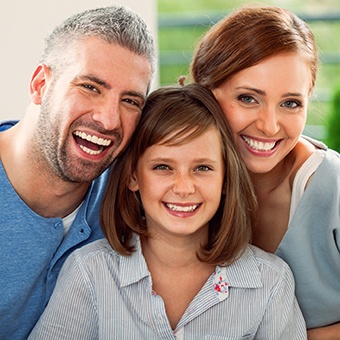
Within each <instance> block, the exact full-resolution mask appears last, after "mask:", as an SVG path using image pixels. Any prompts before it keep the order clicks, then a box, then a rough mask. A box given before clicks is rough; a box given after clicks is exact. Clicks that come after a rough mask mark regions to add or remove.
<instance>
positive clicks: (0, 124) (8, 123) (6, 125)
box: [0, 120, 18, 132]
mask: <svg viewBox="0 0 340 340" xmlns="http://www.w3.org/2000/svg"><path fill="white" fill-rule="evenodd" d="M16 123H18V120H2V121H0V132H1V131H5V130H8V129H10V128H11V127H12V126H14V125H15V124H16Z"/></svg>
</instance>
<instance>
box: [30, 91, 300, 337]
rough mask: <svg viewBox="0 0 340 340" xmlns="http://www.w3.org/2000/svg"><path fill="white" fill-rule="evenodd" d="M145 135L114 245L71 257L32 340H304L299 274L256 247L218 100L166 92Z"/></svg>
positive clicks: (126, 170)
mask: <svg viewBox="0 0 340 340" xmlns="http://www.w3.org/2000/svg"><path fill="white" fill-rule="evenodd" d="M136 131H137V132H136V134H135V136H134V138H133V141H132V143H131V145H130V147H129V148H128V149H127V151H126V152H125V153H124V155H122V156H121V158H120V159H119V160H118V161H117V163H116V164H115V168H114V171H113V172H112V175H111V179H110V182H109V185H108V188H107V193H106V196H105V198H104V201H103V206H102V215H101V216H102V218H101V223H102V227H103V232H104V234H105V236H106V238H107V240H106V239H105V240H101V241H99V242H96V243H93V244H91V245H90V246H88V247H84V248H82V249H81V250H80V251H76V252H74V253H73V254H72V255H70V258H69V260H68V261H67V264H66V265H65V266H64V268H63V270H62V273H61V275H60V278H59V281H58V284H57V287H56V290H55V293H54V294H53V296H52V299H51V301H50V303H49V305H48V307H47V309H46V311H45V313H44V315H43V316H42V318H41V319H40V321H39V323H38V324H37V326H36V328H35V329H34V331H33V333H32V335H31V338H30V339H46V338H48V339H58V340H60V339H113V338H114V339H206V338H216V337H218V338H223V339H224V338H228V339H240V338H242V339H306V329H305V327H306V326H305V323H304V320H303V317H302V314H301V311H300V309H299V307H298V305H297V302H296V299H295V297H294V281H293V277H292V274H291V272H290V269H289V267H288V266H287V265H286V264H285V263H284V262H283V261H282V260H281V259H279V258H278V257H276V256H275V255H272V254H267V253H265V252H263V251H261V250H260V249H258V248H256V247H254V246H249V245H248V243H249V240H250V235H251V223H252V219H253V218H254V213H255V212H256V203H255V200H254V194H253V192H252V189H251V185H250V180H249V178H248V175H247V171H246V169H245V167H244V166H243V163H242V162H241V161H240V158H239V156H238V154H237V152H236V150H235V147H234V144H233V141H232V138H231V135H230V132H229V129H228V126H227V125H226V122H225V119H224V117H223V113H222V112H221V110H220V108H219V106H218V103H217V102H216V100H215V98H214V97H213V95H212V93H211V92H210V91H209V90H207V89H205V88H204V87H201V86H199V85H188V86H185V87H169V88H161V89H159V90H156V91H155V92H153V93H152V94H151V95H150V97H149V98H148V100H147V103H146V106H145V108H144V112H143V116H142V119H141V122H140V124H139V126H138V128H137V130H136Z"/></svg>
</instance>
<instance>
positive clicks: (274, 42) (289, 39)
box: [190, 6, 318, 90]
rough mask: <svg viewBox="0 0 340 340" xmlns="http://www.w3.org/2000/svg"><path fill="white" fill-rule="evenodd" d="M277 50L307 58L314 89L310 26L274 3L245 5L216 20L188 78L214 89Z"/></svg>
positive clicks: (315, 64) (198, 49) (314, 55)
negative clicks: (272, 4) (273, 4)
mask: <svg viewBox="0 0 340 340" xmlns="http://www.w3.org/2000/svg"><path fill="white" fill-rule="evenodd" d="M280 53H299V54H301V55H302V56H304V57H305V58H306V62H308V64H309V66H310V71H311V79H312V81H311V84H310V90H312V89H313V87H314V85H315V80H316V74H317V68H318V49H317V46H316V42H315V39H314V35H313V33H312V31H311V30H310V28H309V26H308V25H307V24H306V22H304V21H303V20H302V19H300V18H299V17H298V16H296V15H295V14H293V13H292V12H290V11H288V10H286V9H283V8H279V7H274V6H253V7H251V6H244V7H241V8H239V9H237V10H235V11H233V12H231V13H230V14H229V15H227V16H226V17H225V18H224V19H222V20H221V21H219V22H218V23H216V24H215V25H214V26H212V28H211V29H210V30H209V31H208V32H207V33H206V34H205V35H204V36H203V37H202V39H201V40H200V42H199V43H198V45H197V47H196V50H195V53H194V56H193V60H192V63H191V66H190V70H191V77H192V78H193V80H194V81H195V82H197V83H199V84H201V85H204V86H206V87H208V88H209V89H211V90H213V89H215V88H216V87H218V86H220V85H221V84H222V83H223V82H224V81H225V80H226V79H228V78H230V77H231V76H233V75H234V74H236V73H238V72H239V71H241V70H244V69H246V68H248V67H251V66H254V65H255V64H257V63H259V62H261V61H262V60H264V59H266V58H269V57H272V56H274V55H277V54H280Z"/></svg>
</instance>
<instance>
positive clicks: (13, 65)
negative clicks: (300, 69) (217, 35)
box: [0, 0, 340, 151]
mask: <svg viewBox="0 0 340 340" xmlns="http://www.w3.org/2000/svg"><path fill="white" fill-rule="evenodd" d="M260 2H261V3H263V4H268V5H276V6H280V7H284V8H287V9H289V10H292V11H293V12H295V13H296V14H297V15H299V16H300V17H301V18H302V19H304V20H306V21H307V22H308V23H309V25H310V26H311V28H312V30H313V32H314V34H315V37H316V40H317V44H318V46H319V49H320V67H319V74H318V78H317V83H316V88H315V91H314V95H313V98H312V100H311V103H310V105H309V111H308V120H307V126H306V130H305V134H307V135H309V136H311V137H315V138H317V139H321V140H324V141H326V142H327V143H328V144H329V145H330V146H331V147H333V148H337V149H339V151H340V107H339V106H340V1H339V0H323V1H319V0H308V1H305V0H276V1H274V0H272V1H269V0H262V1H260ZM112 3H119V4H122V5H126V6H128V7H130V8H131V9H133V10H135V11H136V12H138V13H139V14H140V15H141V16H142V17H143V18H144V19H145V21H146V22H147V24H148V26H149V27H150V28H151V30H152V32H153V34H154V37H155V40H156V43H157V45H158V49H159V72H158V75H157V77H156V80H155V81H154V84H153V88H157V87H159V86H164V85H169V84H176V83H177V79H178V77H179V76H181V75H189V68H188V67H189V64H190V61H191V57H192V53H193V50H194V48H195V45H196V43H197V41H198V39H199V38H200V37H201V35H202V34H204V32H205V31H207V30H208V29H209V28H210V26H211V25H213V24H214V23H216V22H217V21H218V20H220V19H221V18H222V17H223V16H225V15H226V14H227V13H228V12H229V11H230V10H232V9H233V8H235V7H238V6H240V5H242V4H245V3H251V1H242V0H238V1H236V0H143V1H141V0H139V1H138V0H116V1H112V0H96V1H95V2H93V1H90V0H82V1H69V0H49V1H46V0H30V1H26V0H12V1H11V2H6V3H4V4H2V6H1V8H2V9H1V11H0V38H1V42H2V44H1V59H0V60H1V63H0V73H1V75H2V81H1V82H0V93H1V99H2V100H1V101H0V119H10V118H13V119H15V118H17V119H20V118H21V117H22V116H23V114H24V112H25V108H26V106H27V104H28V102H29V96H28V84H29V80H30V77H31V74H32V72H33V70H34V67H35V66H36V64H37V62H38V60H39V58H40V54H41V52H42V46H43V40H44V38H45V36H46V35H47V33H48V32H50V31H51V30H52V29H53V27H54V26H55V25H56V24H58V23H59V22H61V21H62V20H63V19H65V18H66V17H68V16H69V15H71V14H73V13H75V12H79V11H81V10H83V9H87V8H93V7H100V6H106V5H110V4H112ZM329 136H330V137H332V138H331V139H333V140H334V139H335V138H338V140H339V141H338V144H339V145H338V146H334V145H333V144H332V143H333V142H334V141H329V138H328V137H329Z"/></svg>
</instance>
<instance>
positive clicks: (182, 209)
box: [167, 204, 198, 212]
mask: <svg viewBox="0 0 340 340" xmlns="http://www.w3.org/2000/svg"><path fill="white" fill-rule="evenodd" d="M167 207H168V208H169V209H170V210H173V211H179V212H192V211H194V210H195V209H197V207H198V205H190V206H186V207H183V206H179V205H174V204H167Z"/></svg>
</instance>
